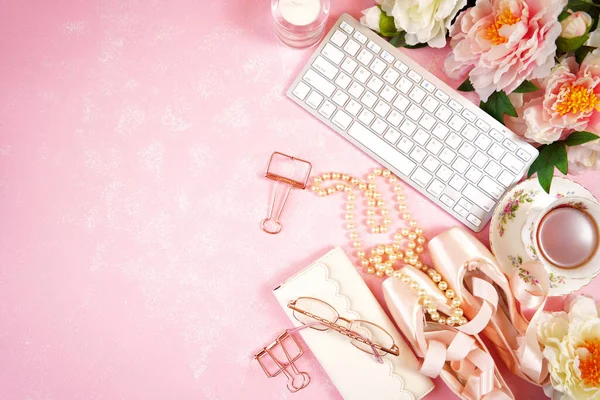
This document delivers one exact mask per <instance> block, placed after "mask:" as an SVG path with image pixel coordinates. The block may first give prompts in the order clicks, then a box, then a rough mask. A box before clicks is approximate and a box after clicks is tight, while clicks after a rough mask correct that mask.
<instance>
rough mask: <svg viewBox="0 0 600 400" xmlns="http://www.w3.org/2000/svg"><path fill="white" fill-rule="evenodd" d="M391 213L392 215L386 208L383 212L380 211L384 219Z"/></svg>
mask: <svg viewBox="0 0 600 400" xmlns="http://www.w3.org/2000/svg"><path fill="white" fill-rule="evenodd" d="M389 213H390V212H389V211H388V210H386V209H385V208H384V209H383V210H380V211H379V214H381V215H383V216H384V217H385V216H386V215H389Z"/></svg>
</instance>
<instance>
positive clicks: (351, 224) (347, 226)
mask: <svg viewBox="0 0 600 400" xmlns="http://www.w3.org/2000/svg"><path fill="white" fill-rule="evenodd" d="M355 228H356V225H354V223H353V222H349V223H347V224H346V229H348V230H349V231H352V230H354V229H355Z"/></svg>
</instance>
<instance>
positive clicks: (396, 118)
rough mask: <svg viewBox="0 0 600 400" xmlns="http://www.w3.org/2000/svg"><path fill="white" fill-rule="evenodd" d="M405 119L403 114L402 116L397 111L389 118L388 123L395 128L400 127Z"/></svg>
mask: <svg viewBox="0 0 600 400" xmlns="http://www.w3.org/2000/svg"><path fill="white" fill-rule="evenodd" d="M403 119H404V117H403V116H402V114H400V113H399V112H398V111H396V110H394V111H392V112H391V113H390V115H388V117H387V121H388V122H389V123H390V124H392V125H394V126H398V125H400V122H402V120H403Z"/></svg>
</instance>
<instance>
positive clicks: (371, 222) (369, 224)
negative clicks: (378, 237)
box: [367, 218, 375, 226]
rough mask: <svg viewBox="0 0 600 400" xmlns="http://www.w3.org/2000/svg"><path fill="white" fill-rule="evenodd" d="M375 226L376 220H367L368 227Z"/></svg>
mask: <svg viewBox="0 0 600 400" xmlns="http://www.w3.org/2000/svg"><path fill="white" fill-rule="evenodd" d="M373 225H375V220H374V219H373V218H368V219H367V226H373Z"/></svg>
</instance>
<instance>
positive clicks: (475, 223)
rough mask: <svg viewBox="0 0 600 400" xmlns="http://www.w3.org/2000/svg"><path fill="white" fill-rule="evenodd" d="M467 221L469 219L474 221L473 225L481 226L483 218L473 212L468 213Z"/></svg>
mask: <svg viewBox="0 0 600 400" xmlns="http://www.w3.org/2000/svg"><path fill="white" fill-rule="evenodd" d="M467 221H469V222H470V223H472V224H473V226H479V225H480V224H481V220H480V219H479V218H477V217H476V216H475V215H473V214H469V215H467Z"/></svg>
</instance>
